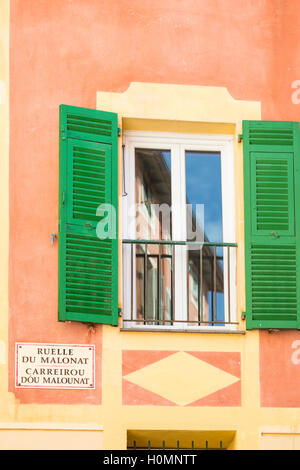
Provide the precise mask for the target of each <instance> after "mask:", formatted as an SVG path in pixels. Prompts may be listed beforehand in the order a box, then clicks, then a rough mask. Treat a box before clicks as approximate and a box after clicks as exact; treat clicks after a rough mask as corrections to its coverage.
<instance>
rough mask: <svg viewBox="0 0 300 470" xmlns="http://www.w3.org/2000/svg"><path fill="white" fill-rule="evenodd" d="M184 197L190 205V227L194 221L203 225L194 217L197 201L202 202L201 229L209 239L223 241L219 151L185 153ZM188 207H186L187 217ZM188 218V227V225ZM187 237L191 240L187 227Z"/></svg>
mask: <svg viewBox="0 0 300 470" xmlns="http://www.w3.org/2000/svg"><path fill="white" fill-rule="evenodd" d="M185 168H186V201H187V204H191V205H192V214H193V215H192V220H193V230H195V224H196V223H198V225H199V224H200V225H203V221H202V220H200V219H199V217H198V219H197V218H196V215H197V212H196V204H203V205H204V227H200V228H201V229H202V230H203V229H204V233H205V236H206V239H207V240H208V241H211V242H222V241H223V224H222V187H221V156H220V153H204V152H190V151H187V152H186V153H185ZM189 214H190V211H189V210H187V217H189ZM189 221H190V219H188V220H187V224H188V225H187V227H189ZM187 239H188V240H192V239H193V237H192V236H191V233H190V230H188V238H187Z"/></svg>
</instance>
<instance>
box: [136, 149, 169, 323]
mask: <svg viewBox="0 0 300 470" xmlns="http://www.w3.org/2000/svg"><path fill="white" fill-rule="evenodd" d="M135 196H136V238H137V239H144V240H169V239H171V233H172V217H171V153H170V151H169V150H157V149H136V150H135ZM146 251H147V253H146ZM170 252H171V251H170V247H169V246H167V245H161V246H160V245H158V244H147V245H145V244H143V245H138V246H137V251H136V257H137V262H136V306H137V308H136V311H137V318H138V319H143V320H144V321H146V322H147V324H148V325H149V324H150V325H159V324H164V321H165V320H167V319H171V302H172V299H171V292H172V283H171V268H170V266H171V259H170ZM141 292H142V293H141ZM168 324H170V323H168Z"/></svg>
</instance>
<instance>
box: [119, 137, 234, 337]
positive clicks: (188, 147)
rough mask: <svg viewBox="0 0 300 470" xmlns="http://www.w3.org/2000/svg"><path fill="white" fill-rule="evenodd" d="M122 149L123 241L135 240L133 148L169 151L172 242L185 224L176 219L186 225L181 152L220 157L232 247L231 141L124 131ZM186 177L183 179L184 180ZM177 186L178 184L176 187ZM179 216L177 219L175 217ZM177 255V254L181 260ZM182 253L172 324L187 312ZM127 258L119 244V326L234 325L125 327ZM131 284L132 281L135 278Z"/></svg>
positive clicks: (178, 249)
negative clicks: (130, 212) (131, 212)
mask: <svg viewBox="0 0 300 470" xmlns="http://www.w3.org/2000/svg"><path fill="white" fill-rule="evenodd" d="M123 145H124V166H125V172H124V173H123V177H124V184H125V187H126V193H127V194H126V196H124V197H123V198H122V214H123V217H122V219H123V227H122V230H123V239H129V240H130V239H131V240H134V239H136V233H135V227H134V225H133V224H128V220H130V218H129V208H130V207H135V149H136V148H148V149H162V150H170V152H171V173H172V178H171V198H172V206H173V209H172V217H173V219H172V239H173V240H178V241H180V240H185V239H186V224H182V223H180V220H186V204H185V197H186V190H185V189H186V188H185V152H186V151H198V152H219V153H220V156H221V184H222V218H223V242H224V243H235V240H236V235H235V234H236V224H235V189H234V187H235V184H234V182H235V178H234V150H233V136H232V135H224V134H222V135H221V134H183V133H173V132H149V131H123ZM182 175H184V176H182ZM175 181H176V185H175ZM176 211H177V214H176ZM230 250H231V251H230V287H231V289H230V320H231V322H237V302H236V250H235V249H232V248H231V249H230ZM179 253H181V255H180V256H179ZM186 259H187V258H186V249H185V247H183V246H176V269H175V320H186V313H187V289H186V288H183V287H182V286H183V285H185V284H186ZM227 262H228V261H227V250H224V273H226V272H227V271H226V270H227ZM130 269H131V254H130V245H127V244H123V280H124V282H123V327H124V328H133V327H134V328H135V329H136V328H140V329H148V328H151V329H159V330H161V329H167V330H170V329H171V330H174V331H176V330H178V329H180V330H182V329H184V330H188V331H189V330H197V331H199V330H211V329H213V330H218V329H221V330H224V329H226V330H232V329H236V325H233V324H230V325H224V326H217V325H214V326H199V327H198V326H196V327H195V326H193V327H192V326H188V325H186V324H185V323H177V324H176V323H175V324H173V325H172V326H171V327H170V326H162V325H157V326H156V325H149V326H146V325H140V324H138V323H135V322H126V319H130V318H131V276H130V275H129V273H130ZM135 270H136V266H135V252H134V255H133V273H135ZM133 284H135V276H133ZM132 290H133V299H132V305H133V315H135V312H136V305H135V299H136V295H135V285H133V289H132ZM227 295H228V279H227V276H224V305H225V321H226V319H227V318H228V297H227Z"/></svg>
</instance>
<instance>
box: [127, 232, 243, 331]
mask: <svg viewBox="0 0 300 470" xmlns="http://www.w3.org/2000/svg"><path fill="white" fill-rule="evenodd" d="M123 246H124V250H125V251H126V253H125V252H124V254H125V256H124V260H125V266H126V267H125V272H124V277H125V278H126V279H125V285H126V287H125V289H126V290H127V291H128V292H126V298H127V300H128V302H127V308H125V314H124V318H123V326H125V327H128V328H130V326H134V325H136V326H138V325H140V326H141V325H148V326H149V325H150V326H165V327H166V326H169V327H175V326H177V327H180V325H181V326H182V327H183V328H186V327H196V328H198V327H203V326H214V327H217V326H220V327H222V326H223V327H224V326H226V325H235V324H237V321H236V315H235V311H234V310H235V297H236V293H235V258H236V247H237V245H236V243H212V242H207V241H206V242H203V243H199V242H189V241H171V240H123ZM129 266H130V267H129Z"/></svg>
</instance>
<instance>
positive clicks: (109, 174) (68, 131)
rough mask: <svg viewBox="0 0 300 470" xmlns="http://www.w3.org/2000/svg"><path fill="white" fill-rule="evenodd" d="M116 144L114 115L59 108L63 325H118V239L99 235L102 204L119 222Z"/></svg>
mask: <svg viewBox="0 0 300 470" xmlns="http://www.w3.org/2000/svg"><path fill="white" fill-rule="evenodd" d="M117 146H118V121H117V115H116V114H115V113H108V112H103V111H96V110H92V109H85V108H77V107H74V106H66V105H61V106H60V182H59V289H58V312H59V315H58V319H59V320H60V321H67V320H70V321H79V322H90V323H106V324H112V325H117V324H118V241H117V235H116V234H115V236H114V238H104V239H100V238H99V237H98V236H97V233H96V229H97V224H98V223H99V221H100V220H101V216H99V215H97V213H96V212H97V208H98V207H99V205H101V204H111V205H112V206H113V207H114V210H115V215H116V221H115V223H116V224H117V205H118V181H117V179H118V163H117V159H118V157H117ZM103 216H104V217H107V213H104V214H103Z"/></svg>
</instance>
